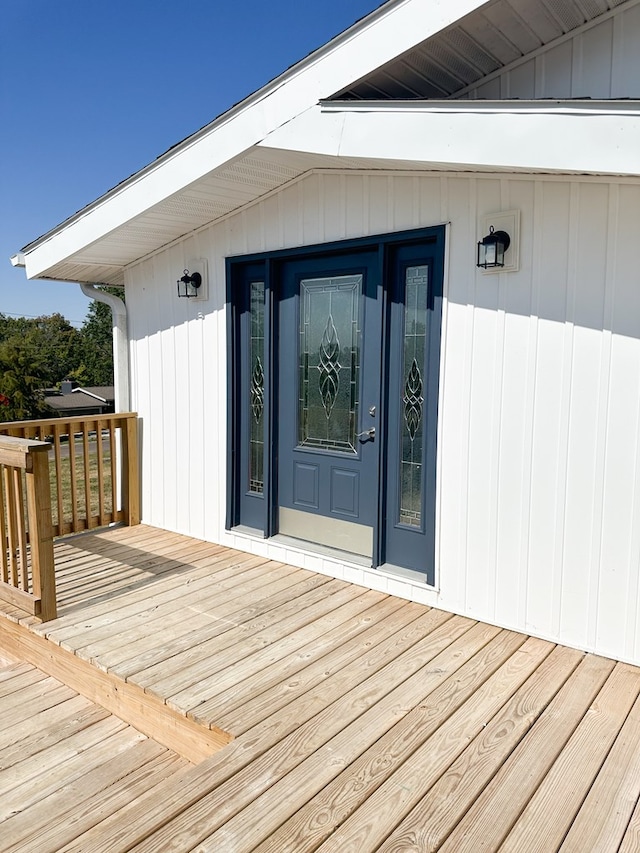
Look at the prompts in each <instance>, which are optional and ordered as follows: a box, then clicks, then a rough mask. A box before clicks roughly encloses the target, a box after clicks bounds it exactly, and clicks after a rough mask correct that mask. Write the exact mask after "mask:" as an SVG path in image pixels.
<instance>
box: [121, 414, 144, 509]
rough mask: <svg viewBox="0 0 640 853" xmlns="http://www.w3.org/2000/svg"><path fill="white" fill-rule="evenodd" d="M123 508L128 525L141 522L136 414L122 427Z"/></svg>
mask: <svg viewBox="0 0 640 853" xmlns="http://www.w3.org/2000/svg"><path fill="white" fill-rule="evenodd" d="M122 509H123V510H124V512H125V514H126V523H127V524H128V525H130V526H133V525H134V524H140V473H139V467H138V418H137V417H135V416H133V417H128V418H127V419H126V421H125V423H124V426H123V427H122Z"/></svg>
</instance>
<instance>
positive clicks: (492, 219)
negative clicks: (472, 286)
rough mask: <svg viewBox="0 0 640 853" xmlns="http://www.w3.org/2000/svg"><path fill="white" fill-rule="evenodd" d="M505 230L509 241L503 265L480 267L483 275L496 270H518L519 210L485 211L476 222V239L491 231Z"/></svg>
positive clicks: (480, 238) (490, 273)
mask: <svg viewBox="0 0 640 853" xmlns="http://www.w3.org/2000/svg"><path fill="white" fill-rule="evenodd" d="M491 226H493V229H494V231H506V232H507V234H508V235H509V237H510V239H511V242H510V243H509V248H508V249H507V251H506V252H505V253H504V266H503V267H493V268H491V269H487V270H485V269H480V272H481V273H482V274H483V275H492V274H493V273H497V272H518V270H519V269H520V211H519V210H501V211H499V212H498V213H486V214H484V216H481V217H480V220H479V222H478V229H479V230H478V241H480V240H482V238H483V237H486V235H487V234H488V233H489V232H490V231H491Z"/></svg>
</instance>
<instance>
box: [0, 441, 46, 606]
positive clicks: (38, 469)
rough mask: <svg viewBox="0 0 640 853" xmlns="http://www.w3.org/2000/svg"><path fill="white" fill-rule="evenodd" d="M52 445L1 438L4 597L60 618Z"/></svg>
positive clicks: (0, 563) (1, 587) (0, 582)
mask: <svg viewBox="0 0 640 853" xmlns="http://www.w3.org/2000/svg"><path fill="white" fill-rule="evenodd" d="M48 450H49V446H48V445H47V444H45V443H44V442H41V441H29V440H26V439H23V438H10V437H6V436H3V437H0V552H1V553H0V572H1V577H0V596H1V597H2V598H3V599H4V600H5V601H8V602H9V603H11V604H14V605H16V606H17V607H20V608H21V609H22V610H26V611H27V612H28V613H32V614H33V615H34V616H39V617H40V618H41V619H42V620H43V621H45V620H49V619H55V618H56V588H55V574H54V564H53V536H52V529H51V498H50V491H49V463H48V458H47V457H48Z"/></svg>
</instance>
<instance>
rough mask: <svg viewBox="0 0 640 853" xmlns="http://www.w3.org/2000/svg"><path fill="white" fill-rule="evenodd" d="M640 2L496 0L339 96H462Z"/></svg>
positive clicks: (427, 39) (634, 0)
mask: <svg viewBox="0 0 640 853" xmlns="http://www.w3.org/2000/svg"><path fill="white" fill-rule="evenodd" d="M637 2H638V0H535V2H532V0H493V2H489V3H485V4H482V5H481V6H480V7H479V8H478V9H474V10H473V11H471V12H470V13H469V14H467V15H465V16H464V17H463V18H461V19H460V20H458V21H456V22H455V23H454V24H452V25H451V26H449V27H448V28H446V29H445V30H444V31H441V32H438V33H436V34H434V35H432V36H430V37H428V38H426V39H425V40H424V41H422V42H421V43H420V44H418V45H416V46H415V47H413V48H411V49H409V50H408V51H406V52H405V53H404V54H402V55H401V56H397V57H394V59H392V60H391V61H390V62H388V63H387V64H386V65H383V66H381V67H379V68H376V69H375V71H372V72H371V73H370V74H367V75H365V76H363V77H362V78H361V79H360V80H358V81H357V82H356V83H352V84H351V85H349V86H347V87H345V88H344V89H342V90H341V91H339V92H336V94H335V96H334V97H335V98H336V99H338V100H345V99H354V100H381V99H397V98H447V97H457V96H459V95H460V94H462V93H463V92H464V91H465V89H467V88H468V87H471V86H473V85H474V84H476V83H477V82H478V81H479V80H481V79H483V78H484V77H487V76H488V75H490V74H492V73H493V72H495V71H498V70H499V69H501V68H504V67H505V66H506V65H511V64H512V63H515V62H518V60H520V59H522V58H523V57H525V56H528V55H529V54H531V53H533V52H535V51H536V50H538V49H540V48H542V47H543V46H544V45H547V44H549V43H550V42H552V41H556V40H558V39H560V38H562V37H563V36H565V35H567V34H568V33H571V32H573V31H575V30H577V29H579V28H580V27H584V26H585V25H589V24H590V23H591V22H592V21H595V20H596V18H601V17H602V16H603V15H606V14H607V13H608V12H613V10H615V9H617V8H618V7H621V6H629V7H630V6H633V5H636V4H637Z"/></svg>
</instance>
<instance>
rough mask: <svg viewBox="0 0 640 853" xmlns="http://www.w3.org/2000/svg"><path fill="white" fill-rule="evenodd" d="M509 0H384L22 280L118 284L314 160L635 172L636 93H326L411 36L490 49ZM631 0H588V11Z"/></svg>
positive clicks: (400, 50) (182, 146)
mask: <svg viewBox="0 0 640 853" xmlns="http://www.w3.org/2000/svg"><path fill="white" fill-rule="evenodd" d="M505 2H507V4H508V6H509V7H510V8H513V11H514V14H516V13H517V9H516V7H517V6H518V5H520V4H521V2H522V0H489V2H478V0H447V2H446V3H444V2H436V0H433V2H429V3H426V2H425V0H389V2H388V3H385V4H384V5H383V6H382V7H380V8H379V9H378V10H376V11H375V12H373V13H371V14H370V15H368V16H367V17H366V18H364V19H363V20H361V21H359V22H358V23H357V24H355V25H354V26H353V27H351V28H350V29H348V30H346V31H345V32H344V33H342V34H341V35H340V36H338V37H337V38H335V39H333V40H332V41H330V42H329V43H328V44H327V45H325V46H324V47H322V48H320V49H319V50H317V51H315V52H314V53H313V54H311V55H310V56H309V57H307V58H306V59H304V60H302V61H301V62H300V63H298V64H297V65H295V66H293V67H292V68H291V69H289V70H288V71H286V72H285V73H284V74H282V75H280V77H278V78H276V79H275V80H274V81H272V82H271V83H270V84H268V85H267V86H265V87H263V88H262V89H260V90H259V91H258V92H256V93H255V94H253V95H251V96H250V97H249V98H247V99H246V100H245V101H243V102H242V103H240V104H239V105H237V106H236V107H234V108H232V109H231V110H229V111H228V112H227V113H225V114H224V115H222V116H220V117H219V118H218V119H216V120H215V121H213V122H212V123H211V124H209V125H207V126H206V127H205V128H203V129H202V130H200V131H198V132H197V133H195V134H193V135H192V136H190V137H189V138H187V139H185V140H184V141H183V142H181V143H179V144H178V145H176V146H174V147H173V148H171V149H170V150H169V151H168V152H166V153H165V154H164V155H162V156H161V157H159V158H158V159H157V160H156V161H154V162H153V163H151V164H150V165H149V166H147V167H146V168H144V169H142V170H141V171H139V172H138V173H136V174H135V175H133V176H132V177H130V178H129V179H127V180H126V181H124V182H123V183H121V184H119V185H118V186H116V187H115V188H114V189H112V190H111V191H109V192H108V193H106V194H105V195H104V196H102V197H101V198H99V199H97V200H96V201H95V202H93V203H92V204H90V205H88V206H87V207H86V208H84V209H83V210H81V211H79V212H78V213H77V214H75V215H74V216H72V217H70V218H69V219H67V220H66V221H65V222H63V223H62V224H61V225H59V226H57V227H56V228H54V229H53V230H52V231H50V232H48V233H47V234H45V235H44V236H43V237H40V238H39V239H37V240H35V241H34V242H32V243H30V244H29V245H27V246H26V247H25V248H24V249H23V253H22V254H21V255H16V256H14V262H15V263H16V264H18V265H21V266H22V265H24V266H25V268H26V273H27V277H28V278H45V279H57V280H62V281H80V282H90V283H96V282H97V283H106V284H115V285H122V284H124V270H125V268H126V267H127V266H129V265H131V264H133V263H135V262H137V261H139V260H141V259H143V258H145V257H147V256H149V255H150V254H151V253H153V252H155V251H157V250H158V249H161V248H163V247H166V246H168V245H170V244H171V243H173V242H175V241H176V240H179V239H180V238H181V237H184V236H185V235H188V234H190V233H193V232H194V231H195V230H197V229H199V228H201V227H203V226H205V225H208V224H209V223H212V222H215V221H217V220H220V219H221V218H222V217H224V216H227V215H229V214H230V213H232V212H234V211H236V210H239V209H241V208H242V207H244V206H246V205H247V204H250V203H252V202H253V201H255V200H256V199H258V198H260V197H263V196H265V195H266V194H268V193H270V192H272V191H274V190H276V189H278V188H279V187H282V186H284V185H286V184H287V183H289V182H291V181H292V180H295V179H297V178H298V177H300V176H301V175H304V174H305V173H307V172H309V171H310V170H313V169H410V170H416V169H418V170H435V169H446V170H476V171H532V172H536V171H539V172H566V173H575V172H586V173H589V174H624V175H638V174H639V173H640V172H639V168H638V154H637V152H638V151H640V145H639V142H640V138H639V124H638V122H639V111H638V102H605V103H596V102H582V103H576V102H566V103H561V102H530V103H526V102H517V103H514V102H504V101H500V102H487V101H475V102H474V101H463V100H456V101H451V100H448V101H431V100H430V101H421V100H416V101H401V100H395V99H394V100H384V101H358V100H348V101H336V100H335V94H333V93H339V92H341V91H346V90H348V88H349V86H351V85H352V84H353V82H354V81H358V80H364V79H366V78H367V75H370V74H373V73H374V72H375V71H376V69H380V68H382V67H383V66H385V64H387V63H389V62H392V61H393V62H394V63H396V64H395V65H394V68H395V69H396V70H395V72H394V73H396V74H398V73H401V72H400V71H398V68H399V67H400V65H401V64H402V62H403V61H404V60H402V57H403V56H405V55H408V52H411V51H412V50H414V49H415V48H416V46H417V45H419V44H421V45H426V44H429V45H431V48H430V49H434V50H435V48H436V47H438V45H439V44H440V41H438V40H442V43H443V44H444V43H445V42H447V44H449V43H452V39H453V41H455V42H456V43H458V41H459V38H460V37H461V36H460V34H459V33H458V28H459V25H460V22H462V23H463V24H464V26H465V27H466V28H467V30H469V31H470V28H472V25H473V24H474V22H476V23H477V24H478V26H479V29H478V31H477V32H478V35H477V36H475V38H476V41H477V40H478V39H480V38H481V37H482V35H481V34H482V32H485V30H486V32H487V33H488V34H487V36H486V39H487V43H486V44H485V45H483V49H484V50H488V49H489V46H490V44H493V42H494V41H495V38H496V36H495V32H496V29H497V28H499V25H500V20H502V18H499V19H496V22H495V25H492V28H487V26H485V25H486V22H487V21H489V20H490V19H491V15H492V14H493V13H494V12H496V9H497V7H498V6H499V5H500V4H503V5H504V3H505ZM637 2H640V0H595V3H594V4H593V11H592V13H591V18H592V19H594V20H595V18H597V16H598V14H599V13H600V12H601V11H602V10H603V9H605V8H609V7H612V6H618V5H626V4H628V3H631V4H635V3H637ZM544 3H545V8H546V7H547V6H548V5H549V2H548V0H544ZM570 5H571V6H572V8H573V7H574V6H575V7H576V9H577V8H578V7H577V6H576V4H575V3H574V0H570ZM580 8H582V6H581V7H580ZM599 10H600V12H599ZM607 14H609V12H608V13H607ZM494 17H495V15H494ZM516 17H517V14H516ZM576 20H577V19H576ZM465 22H466V23H465ZM454 25H455V26H454ZM545 26H546V25H545ZM567 29H569V27H565V30H567ZM467 30H465V32H467ZM548 31H549V38H551V37H552V34H553V31H552V29H550V28H548ZM530 35H531V34H530ZM454 36H455V38H454ZM542 38H543V36H542V35H541V34H536V40H537V43H540V40H541V39H542ZM434 39H435V40H436V41H434ZM440 46H442V45H440ZM493 49H494V50H495V51H497V47H495V46H494V48H493ZM495 55H496V58H497V59H499V57H498V54H497V53H496V54H495ZM454 59H455V57H454ZM499 61H502V60H501V59H500V60H499ZM397 63H400V65H398V64H397ZM478 73H480V71H479V72H478ZM330 97H332V98H334V100H332V101H327V100H326V99H327V98H330ZM585 139H588V140H589V144H588V145H585ZM552 140H553V141H552Z"/></svg>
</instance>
